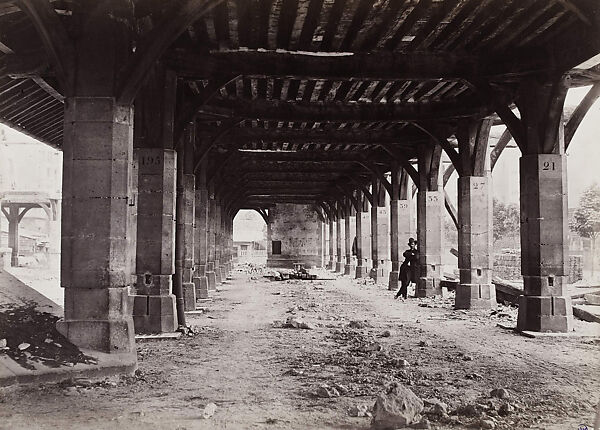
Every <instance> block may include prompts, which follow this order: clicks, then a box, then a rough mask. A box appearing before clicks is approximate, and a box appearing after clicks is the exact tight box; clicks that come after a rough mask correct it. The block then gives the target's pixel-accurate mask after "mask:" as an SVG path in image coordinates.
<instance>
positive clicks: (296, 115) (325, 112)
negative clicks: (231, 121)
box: [200, 99, 489, 122]
mask: <svg viewBox="0 0 600 430" xmlns="http://www.w3.org/2000/svg"><path fill="white" fill-rule="evenodd" d="M200 112H203V113H206V114H212V115H218V116H222V117H224V118H233V117H238V118H247V119H261V120H264V121H300V122H302V121H322V120H323V118H326V119H327V120H328V121H340V122H354V121H401V122H407V121H426V120H440V119H450V118H461V117H480V118H481V117H484V116H487V114H488V113H489V110H488V109H487V108H486V107H484V106H482V105H480V104H479V102H478V101H477V100H474V99H473V100H461V101H460V102H456V101H452V102H447V101H443V102H437V103H403V104H400V103H394V104H367V103H360V104H358V103H320V104H301V103H290V102H283V101H279V100H271V101H266V100H239V99H237V100H226V99H214V100H213V101H212V102H211V103H210V104H209V105H205V106H203V107H202V108H200Z"/></svg>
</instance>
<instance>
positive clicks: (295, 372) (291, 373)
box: [283, 369, 304, 376]
mask: <svg viewBox="0 0 600 430" xmlns="http://www.w3.org/2000/svg"><path fill="white" fill-rule="evenodd" d="M283 375H284V376H300V375H304V371H302V370H298V369H290V370H288V371H287V372H285V373H284V374H283Z"/></svg>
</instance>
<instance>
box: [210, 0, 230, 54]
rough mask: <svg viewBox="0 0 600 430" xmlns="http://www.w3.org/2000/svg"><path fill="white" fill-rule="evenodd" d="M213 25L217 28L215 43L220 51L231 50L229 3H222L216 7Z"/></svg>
mask: <svg viewBox="0 0 600 430" xmlns="http://www.w3.org/2000/svg"><path fill="white" fill-rule="evenodd" d="M213 23H214V28H215V42H216V43H217V45H218V46H219V49H230V48H231V37H230V35H229V9H228V7H227V2H222V3H220V4H219V5H217V6H216V7H215V9H214V12H213Z"/></svg>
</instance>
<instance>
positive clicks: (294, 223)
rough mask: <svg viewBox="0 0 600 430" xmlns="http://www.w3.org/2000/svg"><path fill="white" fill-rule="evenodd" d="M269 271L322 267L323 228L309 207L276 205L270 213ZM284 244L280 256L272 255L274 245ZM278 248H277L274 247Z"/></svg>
mask: <svg viewBox="0 0 600 430" xmlns="http://www.w3.org/2000/svg"><path fill="white" fill-rule="evenodd" d="M268 236H269V237H268V241H267V252H268V254H267V255H268V258H267V267H279V268H290V269H291V268H293V267H294V263H302V264H304V266H305V267H307V268H309V267H319V266H321V264H322V255H323V248H322V227H321V222H320V221H319V219H318V218H317V213H316V212H315V210H314V208H313V207H312V206H310V205H298V204H277V205H276V206H275V207H273V208H271V209H270V210H269V229H268ZM277 241H279V242H281V254H273V249H274V242H277ZM275 248H277V246H275Z"/></svg>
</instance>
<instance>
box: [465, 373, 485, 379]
mask: <svg viewBox="0 0 600 430" xmlns="http://www.w3.org/2000/svg"><path fill="white" fill-rule="evenodd" d="M465 378H467V379H483V376H482V375H480V374H479V373H467V374H466V375H465Z"/></svg>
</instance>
